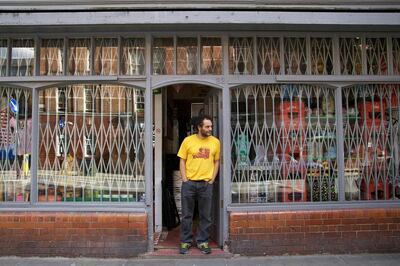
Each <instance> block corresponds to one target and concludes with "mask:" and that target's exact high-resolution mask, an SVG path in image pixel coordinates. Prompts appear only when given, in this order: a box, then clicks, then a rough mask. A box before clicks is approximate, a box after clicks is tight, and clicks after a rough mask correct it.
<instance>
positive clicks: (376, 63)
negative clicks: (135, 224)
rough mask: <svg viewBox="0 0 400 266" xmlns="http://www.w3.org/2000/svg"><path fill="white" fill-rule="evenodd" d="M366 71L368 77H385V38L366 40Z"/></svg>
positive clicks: (386, 70)
mask: <svg viewBox="0 0 400 266" xmlns="http://www.w3.org/2000/svg"><path fill="white" fill-rule="evenodd" d="M365 50H366V54H367V71H368V74H369V75H387V73H388V62H387V44H386V38H366V44H365Z"/></svg>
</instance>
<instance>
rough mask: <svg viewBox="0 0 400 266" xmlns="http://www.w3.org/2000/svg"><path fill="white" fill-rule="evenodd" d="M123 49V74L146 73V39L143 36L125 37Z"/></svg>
mask: <svg viewBox="0 0 400 266" xmlns="http://www.w3.org/2000/svg"><path fill="white" fill-rule="evenodd" d="M121 49H122V58H121V75H135V76H137V75H144V74H145V63H146V60H145V40H144V39H142V38H123V39H122V48H121Z"/></svg>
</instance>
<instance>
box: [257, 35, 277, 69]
mask: <svg viewBox="0 0 400 266" xmlns="http://www.w3.org/2000/svg"><path fill="white" fill-rule="evenodd" d="M257 48H258V51H257V52H258V74H261V75H277V74H280V73H281V63H280V50H281V49H280V40H279V38H258V39H257Z"/></svg>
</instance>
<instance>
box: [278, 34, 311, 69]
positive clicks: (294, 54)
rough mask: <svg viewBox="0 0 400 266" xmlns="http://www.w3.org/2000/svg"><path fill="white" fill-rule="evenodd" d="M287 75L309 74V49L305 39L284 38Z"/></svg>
mask: <svg viewBox="0 0 400 266" xmlns="http://www.w3.org/2000/svg"><path fill="white" fill-rule="evenodd" d="M283 43H284V53H285V56H284V58H285V74H288V75H302V74H303V75H304V74H306V73H307V49H306V48H307V47H306V39H305V38H284V39H283Z"/></svg>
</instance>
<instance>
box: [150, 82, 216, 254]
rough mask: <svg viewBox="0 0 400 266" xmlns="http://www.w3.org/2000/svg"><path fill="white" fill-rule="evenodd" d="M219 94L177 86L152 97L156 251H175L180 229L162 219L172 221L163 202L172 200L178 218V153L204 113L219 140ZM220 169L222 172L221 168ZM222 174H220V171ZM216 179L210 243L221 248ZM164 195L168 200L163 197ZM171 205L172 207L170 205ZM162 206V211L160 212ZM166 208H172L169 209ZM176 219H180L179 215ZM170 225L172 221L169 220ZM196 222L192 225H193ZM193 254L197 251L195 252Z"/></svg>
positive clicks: (206, 88) (199, 87) (209, 89)
mask: <svg viewBox="0 0 400 266" xmlns="http://www.w3.org/2000/svg"><path fill="white" fill-rule="evenodd" d="M221 95H222V94H221V92H220V91H219V90H217V89H215V88H212V87H209V86H205V85H198V84H179V85H172V86H167V87H164V88H161V89H159V90H157V91H156V92H154V94H153V97H154V98H153V103H154V106H153V115H154V117H153V118H154V160H155V161H154V233H155V234H154V237H155V239H154V240H155V249H156V250H162V249H168V248H171V249H172V248H176V249H177V248H178V244H179V233H180V226H172V227H169V226H168V225H169V224H170V223H166V219H165V218H171V217H170V216H167V215H171V213H172V212H171V209H169V208H165V207H166V206H165V201H166V198H168V197H169V198H173V200H174V202H175V205H176V210H177V213H178V214H180V209H179V208H180V206H181V204H180V187H181V183H180V182H181V180H180V178H177V176H178V175H179V177H180V173H179V158H178V157H177V155H176V154H177V152H178V149H179V146H180V144H181V143H182V141H183V139H184V138H185V137H186V136H188V135H190V134H193V133H194V132H193V130H194V129H193V127H191V126H190V121H191V118H192V117H194V116H198V115H199V114H200V113H202V112H204V113H207V114H209V115H210V116H212V118H213V123H214V126H213V135H214V136H215V137H217V138H219V139H220V137H221V135H220V134H221V132H222V125H221V123H220V117H221V108H220V104H219V103H220V97H221ZM220 169H221V168H220ZM220 171H221V170H220ZM220 176H222V175H221V174H219V176H217V179H216V183H215V185H214V191H213V198H214V200H213V202H214V205H213V212H212V213H213V221H214V224H213V227H212V229H211V243H213V246H214V248H215V247H216V246H218V247H222V245H223V244H222V242H223V238H222V234H223V231H222V224H221V222H222V216H221V215H222V210H223V209H222V208H221V199H220V195H222V193H221V190H222V182H221V180H220V178H219V177H220ZM167 190H168V191H167ZM165 193H168V194H169V196H168V197H165V195H164V194H165ZM172 205H173V204H172ZM163 206H164V210H163ZM168 206H169V207H170V206H171V205H168ZM178 217H179V215H178ZM169 221H171V220H169ZM195 224H196V222H195V221H194V225H195ZM194 250H196V249H194Z"/></svg>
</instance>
